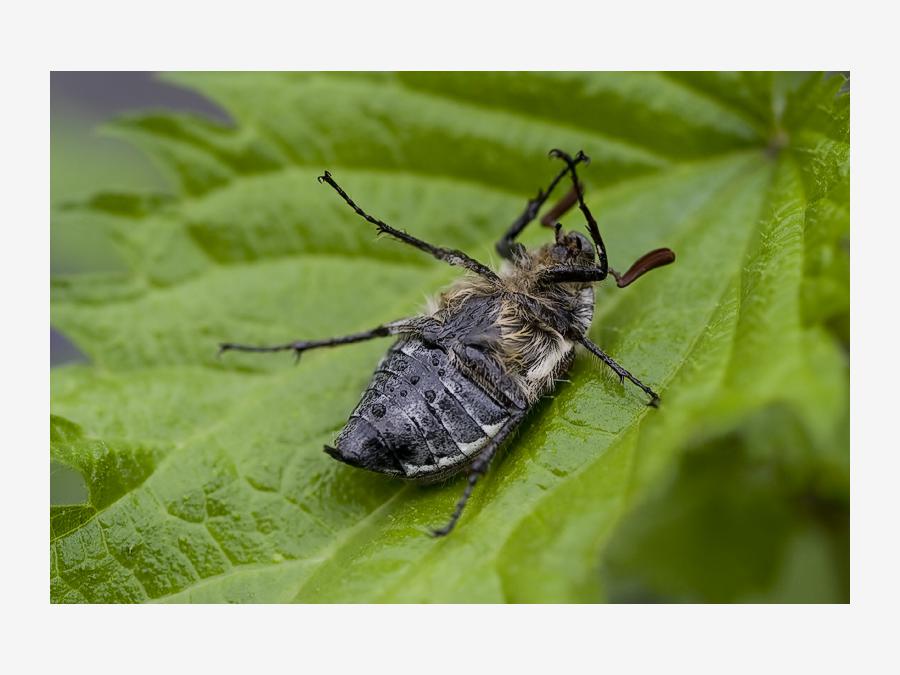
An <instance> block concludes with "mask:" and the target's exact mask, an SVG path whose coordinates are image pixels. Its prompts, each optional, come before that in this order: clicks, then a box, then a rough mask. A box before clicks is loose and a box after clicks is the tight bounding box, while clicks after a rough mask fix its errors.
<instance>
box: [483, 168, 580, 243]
mask: <svg viewBox="0 0 900 675" xmlns="http://www.w3.org/2000/svg"><path fill="white" fill-rule="evenodd" d="M581 161H584V156H580V157H578V158H576V159H575V160H573V162H575V163H578V162H581ZM568 172H569V167H568V166H566V168H565V169H563V170H562V171H560V172H559V173H558V174H557V176H556V178H554V179H553V180H552V181H551V182H550V185H549V186H547V189H546V190H539V191H538V193H537V196H535V198H534V199H531V200H529V201H528V203H527V204H526V205H525V210H524V211H523V212H522V215H520V216H519V217H518V218H516V220H515V221H514V222H513V224H512V225H510V227H509V229H508V230H507V231H506V234H504V235H503V238H502V239H500V241H498V242H497V245H496V247H495V248H496V249H497V253H499V254H500V255H501V256H502V257H503V258H505V259H507V260H512V259H513V258H514V257H515V253H514V252H515V251H516V250H518V249H519V247H520V246H521V244H516V237H518V236H519V234H521V232H522V230H524V229H525V227H526V226H527V225H528V224H529V223H530V222H531V221H533V220H534V219H535V218H537V214H538V211H540V210H541V207H542V206H543V205H544V202H546V201H547V198H548V197H549V196H550V193H551V192H553V189H554V188H555V187H556V184H557V183H559V181H561V180H562V179H563V178H564V177H565V175H566V174H567V173H568ZM577 201H578V195H577V193H576V192H575V188H574V187H573V188H572V189H571V190H570V191H569V193H568V194H566V195H565V196H564V197H563V198H562V199H560V200H559V202H557V203H556V204H555V205H554V206H553V208H551V209H550V210H549V211H548V212H547V213H546V215H544V217H543V218H541V224H542V225H544V226H545V227H553V225H554V224H555V222H556V220H557V219H559V218H560V217H561V216H562V215H563V214H564V213H565V212H566V211H568V210H569V209H570V208H572V206H574V205H575V203H576V202H577Z"/></svg>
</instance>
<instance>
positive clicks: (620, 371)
mask: <svg viewBox="0 0 900 675" xmlns="http://www.w3.org/2000/svg"><path fill="white" fill-rule="evenodd" d="M578 341H579V342H580V343H581V344H583V345H584V346H585V347H587V348H588V351H590V352H591V354H593V355H594V356H596V357H597V358H599V359H600V360H601V361H603V363H605V364H606V365H608V366H609V367H610V368H612V369H613V372H615V374H616V375H618V376H619V379H620V380H621V381H622V383H623V384H624V382H625V379H626V378H628V379H629V380H630V381H631V382H633V383H634V384H636V385H637V386H638V387H640V388H641V389H642V390H643V391H644V392H645V393H646V394H647V395H648V396H650V402H649V403H648V404H647V405H649V406H653V407H654V408H656V407H658V406H659V395H658V394H657V393H656V392H655V391H653V390H652V389H651V388H650V387H648V386H647V385H646V384H644V383H643V382H641V381H640V380H639V379H637V378H636V377H635V376H634V375H632V374H631V373H629V372H628V371H627V370H625V369H624V368H623V367H622V366H620V365H619V364H618V363H616V362H615V361H613V359H612V357H611V356H609V354H607V353H606V352H604V351H603V350H602V349H600V347H598V346H597V345H595V344H594V343H593V342H591V341H590V340H589V339H588V338H587V336H582V337H580V338H578Z"/></svg>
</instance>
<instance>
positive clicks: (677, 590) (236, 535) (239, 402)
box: [51, 73, 849, 602]
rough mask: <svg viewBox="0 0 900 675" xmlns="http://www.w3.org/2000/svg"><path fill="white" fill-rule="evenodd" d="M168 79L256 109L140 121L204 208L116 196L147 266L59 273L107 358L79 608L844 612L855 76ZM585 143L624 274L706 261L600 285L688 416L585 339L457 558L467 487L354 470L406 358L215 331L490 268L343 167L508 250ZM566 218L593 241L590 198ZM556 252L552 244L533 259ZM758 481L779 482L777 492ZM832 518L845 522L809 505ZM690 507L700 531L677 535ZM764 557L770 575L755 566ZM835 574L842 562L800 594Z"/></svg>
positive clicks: (614, 329)
mask: <svg viewBox="0 0 900 675" xmlns="http://www.w3.org/2000/svg"><path fill="white" fill-rule="evenodd" d="M169 78H170V79H172V80H174V81H176V82H178V83H180V84H182V85H184V86H189V87H192V88H196V89H197V90H199V91H201V92H203V93H205V94H206V95H208V96H210V97H211V98H213V99H214V100H216V101H217V102H218V103H220V104H221V105H222V106H223V107H225V108H226V109H227V110H228V112H229V113H230V114H231V115H232V116H233V118H234V120H235V125H234V126H233V127H220V126H216V125H213V124H211V123H210V122H207V121H205V120H201V119H197V118H194V117H191V116H184V115H177V116H176V115H167V114H153V115H147V116H137V117H132V118H129V119H127V120H124V121H120V122H117V123H115V125H114V126H113V127H112V128H114V132H115V133H116V134H118V135H120V136H121V137H124V138H126V139H130V140H132V141H134V142H135V143H136V144H138V145H139V146H141V147H143V148H144V149H145V150H146V151H147V152H148V153H150V155H151V156H152V157H153V158H154V159H155V160H156V161H157V162H158V163H159V164H160V166H162V167H163V168H164V169H165V170H166V171H167V172H168V173H169V174H170V175H171V176H173V177H174V178H175V180H176V181H177V184H178V185H179V186H180V193H179V194H178V195H177V196H176V197H175V198H174V199H164V198H156V197H153V196H152V195H127V194H121V193H118V194H107V195H98V196H96V197H95V198H94V199H92V200H90V201H87V202H85V203H83V204H80V205H77V206H70V207H69V208H68V210H67V212H66V213H72V212H77V213H78V214H79V217H80V218H81V219H83V220H84V219H87V220H90V219H94V220H95V222H96V223H97V227H102V228H104V229H105V230H106V231H109V232H111V233H112V238H113V240H114V241H115V242H116V243H117V246H118V248H119V252H120V255H121V258H122V260H124V261H126V263H127V270H126V271H123V272H104V273H102V274H101V273H98V274H90V275H81V276H74V277H62V278H57V279H54V280H53V285H52V320H53V324H54V326H55V327H56V328H58V329H59V330H61V331H62V332H63V333H65V334H66V335H67V336H68V337H69V338H71V339H72V340H73V341H74V342H75V344H76V345H77V346H78V347H79V348H80V349H81V350H82V351H83V352H84V353H85V354H86V355H88V357H89V358H90V361H91V365H90V366H77V367H63V368H57V369H54V370H53V371H52V373H51V388H52V405H51V408H52V412H53V414H54V415H56V416H58V417H55V418H54V420H53V427H52V429H53V432H52V433H53V437H52V439H53V440H52V443H51V457H52V459H54V460H55V461H58V462H61V463H63V464H66V465H68V466H71V467H73V468H75V469H76V470H78V471H79V472H81V473H82V475H83V476H84V478H85V482H86V485H87V488H88V492H89V501H88V503H86V504H84V505H63V506H54V507H51V597H52V599H53V601H55V602H64V601H80V602H127V601H144V600H162V601H172V602H186V601H192V602H223V601H252V602H281V601H301V602H319V601H322V602H330V601H336V602H387V601H391V602H423V601H427V602H499V601H523V602H543V601H554V602H567V601H587V602H594V601H599V600H604V599H612V600H621V599H626V600H627V599H634V598H643V597H653V598H658V599H669V600H679V599H702V600H723V599H724V600H740V599H744V600H746V599H752V600H775V601H777V600H807V599H818V600H834V599H843V598H844V596H845V592H844V589H845V588H846V570H845V568H844V567H843V566H842V564H841V562H840V560H841V558H840V551H841V550H843V551H846V542H847V536H846V531H847V526H846V524H842V523H843V522H844V521H842V520H841V519H840V517H837V518H835V517H834V514H835V513H837V514H838V516H840V514H841V513H845V512H846V511H847V510H848V508H849V506H848V501H847V499H848V494H849V404H848V398H849V385H848V373H849V365H848V353H847V345H848V343H849V331H848V330H847V329H846V326H848V325H849V260H848V259H849V256H848V247H849V208H848V204H849V169H848V161H849V116H848V110H849V104H848V95H847V94H841V93H838V88H839V87H840V86H841V84H842V83H843V78H840V77H831V78H823V77H822V76H820V75H798V74H790V75H783V74H768V73H753V74H718V73H703V74H695V73H685V74H650V73H614V74H603V73H517V74H512V73H478V74H473V73H465V74H457V73H444V74H429V73H401V74H382V73H379V74H365V73H355V74H349V73H348V74H341V73H330V74H320V73H304V74H284V73H267V74H254V73H238V74H236V73H202V74H184V73H182V74H178V75H176V76H169ZM553 147H562V148H566V149H569V150H572V151H574V150H577V149H584V151H585V152H586V153H587V154H589V155H590V156H591V157H592V160H593V162H592V164H591V166H590V167H589V168H587V169H586V170H584V171H583V172H582V178H583V180H584V181H585V183H586V184H587V194H588V200H589V203H590V205H591V208H592V210H593V211H594V213H595V214H597V215H598V220H599V222H600V226H601V229H602V231H603V235H604V239H605V240H606V243H607V247H608V249H609V252H610V256H611V261H612V264H613V265H614V266H616V267H617V268H618V269H622V268H625V267H627V266H628V265H629V264H630V263H631V261H633V260H634V259H636V258H637V257H638V256H639V255H641V254H642V253H644V252H645V251H647V250H649V249H651V248H656V247H659V246H669V247H671V248H673V249H674V250H675V251H676V252H677V255H678V260H677V262H676V263H675V264H674V265H672V266H671V267H667V268H665V269H664V270H661V271H658V272H655V273H654V274H652V275H650V276H648V277H647V278H646V279H642V280H641V281H640V282H639V283H638V284H636V285H635V286H634V287H629V288H628V289H626V290H619V289H616V288H610V287H609V285H608V284H607V285H604V286H603V287H602V288H600V289H598V302H597V312H596V318H595V321H594V325H593V328H592V331H591V337H592V338H593V339H594V340H595V341H596V342H597V343H598V344H600V345H601V346H602V347H603V348H604V349H605V350H606V351H607V352H609V353H610V354H611V355H613V356H614V357H615V358H616V359H617V360H618V361H619V362H621V363H622V364H624V365H625V366H626V367H627V368H629V369H630V370H631V371H632V372H633V373H634V374H635V375H636V376H637V377H639V378H641V379H642V380H643V381H645V382H647V383H648V384H650V385H651V386H653V387H654V388H655V389H657V390H658V391H660V393H661V394H662V397H663V404H662V406H661V408H659V409H658V410H653V409H650V408H647V407H646V406H645V405H644V400H643V398H642V397H641V396H640V395H639V393H640V392H637V391H636V390H634V389H633V388H624V389H623V387H622V386H621V385H620V384H619V382H618V380H616V379H615V378H614V377H612V376H611V374H610V373H609V372H607V371H606V370H605V369H604V367H603V366H602V364H598V363H596V362H595V361H594V360H592V359H591V358H590V356H589V355H586V354H582V355H580V356H579V357H578V358H577V360H576V362H575V365H574V367H573V368H572V370H571V372H570V375H569V378H568V381H567V382H564V383H560V386H559V388H558V389H557V391H556V393H555V395H554V396H553V397H550V398H548V399H546V400H544V401H541V402H540V403H539V404H538V406H537V407H536V409H535V410H534V411H533V413H532V414H531V415H530V417H529V418H528V419H527V421H526V422H525V423H524V424H523V425H522V428H521V429H520V431H519V433H518V434H517V435H516V437H515V439H514V440H513V441H512V442H511V443H509V444H508V446H507V450H506V452H505V453H504V454H503V455H502V456H501V457H499V458H498V459H497V460H496V461H495V462H494V465H493V466H492V469H491V471H490V472H489V473H488V474H487V476H486V477H485V478H483V479H482V481H481V482H480V483H479V485H478V488H477V489H476V491H475V493H474V495H473V498H472V500H471V502H470V504H469V506H468V508H467V509H466V511H465V515H464V516H463V519H462V521H461V522H460V525H459V527H458V528H457V530H456V531H454V533H453V534H452V535H451V536H449V537H447V538H445V539H442V540H433V539H431V538H430V537H428V536H426V535H425V534H424V531H425V528H427V527H429V526H433V525H436V524H441V523H443V522H444V521H445V520H446V518H447V516H448V515H449V513H450V511H451V510H452V507H453V504H454V503H455V501H456V499H457V497H458V496H459V494H460V492H461V490H462V486H463V482H464V481H463V479H455V480H452V481H449V482H448V483H446V484H442V485H437V486H426V487H421V486H417V485H413V484H404V483H400V482H397V481H395V480H392V479H389V478H387V477H384V476H380V475H376V474H370V473H366V472H363V471H360V470H357V469H353V468H351V467H348V466H345V465H342V464H339V463H338V462H335V461H334V460H332V459H330V458H329V457H327V456H326V455H325V454H324V453H323V452H322V446H323V444H325V443H330V442H331V441H332V440H333V438H334V436H335V435H336V433H337V432H338V430H339V429H340V428H341V427H342V425H343V424H344V422H345V421H346V418H347V415H348V414H349V412H350V411H351V410H352V408H353V406H354V405H355V403H356V402H357V400H358V397H359V395H360V393H361V392H362V391H363V390H364V388H365V386H366V383H367V381H368V379H369V377H370V375H371V372H372V370H373V369H374V366H375V364H376V363H377V361H378V358H379V356H380V355H381V354H382V353H383V352H384V350H385V349H386V347H387V345H386V344H385V343H384V342H383V341H374V342H370V343H362V344H359V345H354V346H348V347H343V348H340V349H335V350H323V351H318V352H310V353H308V354H305V355H304V358H303V360H302V362H301V363H299V364H298V365H297V366H294V365H292V363H291V360H290V357H289V356H286V355H284V356H281V357H278V356H271V357H267V356H260V355H246V354H229V355H228V356H227V358H224V359H221V360H219V359H217V358H216V355H215V352H216V344H217V343H218V342H219V341H222V340H229V341H242V342H251V343H266V342H280V341H284V340H286V339H293V338H301V337H302V338H317V337H325V336H331V335H340V334H344V333H349V332H354V331H358V330H361V329H365V328H370V327H372V326H374V325H377V324H378V323H381V322H384V321H387V320H392V319H396V318H401V317H404V316H408V315H410V314H413V313H416V312H418V311H421V307H422V306H423V301H424V298H425V296H427V295H428V294H432V293H434V292H436V291H438V290H439V289H440V288H441V287H442V286H444V285H446V284H447V283H449V282H450V281H451V280H452V279H454V278H455V277H456V276H457V275H458V272H457V271H456V270H454V269H452V268H447V267H445V266H442V265H440V264H439V263H437V262H435V261H432V260H430V259H428V258H426V257H423V256H422V255H421V254H420V253H419V252H417V251H415V250H411V249H409V248H408V247H403V246H402V245H400V244H397V243H396V242H393V241H388V240H380V241H379V240H376V238H375V236H374V232H373V229H372V228H371V227H370V226H369V225H368V224H367V223H365V222H364V221H362V220H360V219H359V218H358V217H357V216H355V214H353V213H352V212H351V211H350V210H349V209H347V208H346V206H345V205H344V204H343V203H342V202H341V201H340V200H339V199H338V198H337V197H336V196H335V195H334V194H333V193H332V192H331V191H330V190H328V189H327V187H323V186H321V185H319V184H318V183H317V182H316V180H315V178H316V176H317V175H319V174H320V173H321V171H322V170H323V169H326V168H327V169H329V170H330V171H331V172H332V173H333V174H334V176H335V178H336V179H337V180H338V181H339V182H340V183H341V184H342V185H343V186H344V187H345V188H346V189H347V190H348V192H349V193H350V194H351V195H353V197H354V199H356V200H357V201H358V202H359V203H360V204H361V205H363V206H364V208H366V209H367V210H368V211H369V212H371V213H374V214H377V215H378V216H379V217H381V218H383V219H384V220H385V221H387V222H389V223H392V224H394V225H396V226H399V227H403V228H405V229H408V230H409V231H410V232H412V233H415V234H416V235H418V236H421V237H422V238H424V239H426V240H428V241H432V242H434V243H436V244H440V245H447V246H453V247H458V248H462V249H464V250H466V251H468V252H470V253H471V254H472V255H473V256H475V257H477V258H479V259H481V260H484V261H486V262H491V263H496V262H497V260H496V255H495V254H494V253H493V242H494V241H496V239H497V238H498V237H499V235H500V233H501V232H502V231H503V230H504V228H505V227H507V226H508V225H509V223H511V222H512V220H513V219H514V218H515V217H516V216H517V215H518V213H519V212H520V211H521V209H522V208H523V206H524V204H525V201H526V199H527V198H528V197H529V196H531V195H533V194H534V192H535V191H536V189H537V188H538V187H539V186H543V185H544V184H546V182H547V181H548V180H549V178H550V177H551V175H552V174H553V172H554V170H556V166H554V165H553V164H552V163H551V162H550V161H548V160H547V157H546V155H547V151H548V150H549V149H550V148H553ZM62 222H64V221H62ZM564 224H565V226H566V227H567V228H582V227H583V224H582V221H581V219H580V214H579V213H577V211H576V212H573V213H570V214H568V215H567V216H566V217H565V218H564ZM55 226H57V227H58V226H59V224H58V223H56V224H55ZM546 237H547V233H546V231H545V230H542V229H541V228H540V227H537V226H535V227H534V228H533V231H528V232H526V234H525V237H524V241H525V242H526V243H529V244H530V245H537V244H540V243H542V242H543V241H545V240H546ZM736 439H737V440H736ZM690 457H698V458H699V459H696V460H695V461H691V463H690V466H689V467H688V468H687V469H686V468H685V467H686V466H688V465H687V464H685V462H688V461H690V460H689V459H688V458H690ZM733 457H737V459H733ZM758 467H765V468H766V469H765V470H769V471H777V472H778V476H779V477H778V479H777V481H776V480H774V479H773V480H772V481H770V482H768V483H765V482H764V484H763V485H761V486H760V485H757V484H756V483H754V481H753V476H754V475H755V474H754V471H755V470H756V468H758ZM698 476H699V477H698ZM721 481H727V485H728V486H733V488H730V487H729V488H726V487H724V485H723V483H722V482H721ZM773 495H775V496H776V497H777V499H771V498H772V496H773ZM820 502H822V503H827V504H829V505H832V507H829V509H826V510H824V511H822V512H820V511H816V510H813V511H809V512H807V511H804V512H802V513H801V512H799V511H798V509H803V508H806V507H805V506H803V505H804V504H808V503H820ZM670 503H671V504H672V505H673V507H675V508H677V509H679V510H678V511H677V513H676V514H675V515H673V516H671V518H670V519H669V520H668V521H667V520H666V514H667V510H666V509H667V505H668V504H670ZM720 505H721V507H722V508H721V510H722V513H723V514H725V515H724V516H723V518H722V519H721V520H720V521H716V523H715V524H716V526H718V525H719V524H720V523H721V522H725V523H726V525H727V524H728V523H730V522H736V523H737V525H736V526H735V527H736V529H735V530H734V531H732V530H731V529H729V530H728V531H729V533H730V536H729V537H718V538H716V534H715V533H716V532H717V530H716V528H715V527H711V526H708V519H705V514H708V513H709V512H710V511H712V512H714V513H715V512H716V510H717V507H718V506H720ZM756 505H763V508H760V509H759V513H758V517H757V513H756V511H755V507H756ZM648 514H649V515H648ZM678 514H681V515H678ZM729 514H737V517H735V518H734V519H732V521H729V519H728V517H729ZM775 521H777V526H773V527H771V528H770V527H768V524H769V523H770V522H775ZM826 521H827V522H826ZM666 522H673V523H674V524H675V525H677V527H675V525H673V532H680V533H683V535H684V536H683V537H678V538H677V541H675V543H674V544H673V543H672V540H671V539H666V538H665V537H664V536H663V535H664V534H665V531H664V530H663V531H661V530H660V528H661V527H664V524H665V523H666ZM835 523H837V524H835ZM760 531H762V533H763V534H764V535H765V536H757V535H758V534H759V532H760ZM741 532H743V533H745V534H741ZM661 537H662V543H660V538H661ZM711 537H712V539H710V538H711ZM711 542H712V543H711ZM710 545H712V546H716V547H717V555H716V556H712V557H709V558H706V557H704V556H703V555H702V551H703V548H704V547H705V546H710ZM673 546H674V549H673ZM823 547H824V549H823ZM842 547H843V548H842ZM825 549H827V551H826V553H825V554H821V550H825ZM661 551H662V552H664V554H665V557H664V558H663V559H660V552H661ZM748 551H755V555H756V556H757V558H756V560H755V561H754V563H755V566H754V567H752V569H744V568H741V569H737V568H735V569H734V570H731V571H729V568H728V567H729V566H740V565H743V564H744V563H743V561H744V558H745V557H746V556H747V555H752V553H749V554H748ZM835 551H836V553H835ZM670 553H671V556H669V555H668V554H670ZM810 556H811V557H810ZM809 560H813V563H811V564H813V565H815V564H818V565H819V568H821V569H822V570H824V571H823V572H822V574H821V575H820V577H821V580H820V582H819V583H817V584H813V585H811V586H803V587H802V588H800V587H798V585H797V583H795V581H796V579H797V578H798V572H797V570H798V569H802V567H798V566H802V565H803V564H805V563H804V561H809ZM670 561H671V562H670ZM816 561H819V563H821V564H819V563H817V562H816ZM704 565H709V566H717V569H716V574H715V575H704V574H703V573H702V571H703V569H704ZM692 566H697V570H696V571H694V569H693V567H692ZM685 570H687V571H685ZM835 570H836V571H835ZM800 576H801V577H802V574H800ZM704 579H709V583H706V584H705V583H704V581H703V580H704ZM798 588H800V590H798Z"/></svg>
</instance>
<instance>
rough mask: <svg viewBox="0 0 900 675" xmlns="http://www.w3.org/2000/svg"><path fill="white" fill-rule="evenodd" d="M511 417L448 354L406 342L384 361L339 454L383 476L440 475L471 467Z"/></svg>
mask: <svg viewBox="0 0 900 675" xmlns="http://www.w3.org/2000/svg"><path fill="white" fill-rule="evenodd" d="M509 417H510V415H509V412H508V411H507V410H506V408H505V407H504V406H503V405H501V403H499V402H498V401H497V400H495V398H494V397H492V396H491V395H489V394H488V393H487V392H485V391H484V389H483V388H482V387H480V386H478V385H477V384H476V383H474V382H472V381H470V380H469V379H467V378H466V377H465V376H464V375H463V374H462V373H461V372H460V371H459V370H458V369H457V368H455V367H453V365H451V364H450V363H449V360H448V357H447V354H446V353H445V352H444V351H443V350H441V349H440V348H438V347H436V346H434V345H431V344H427V343H425V342H424V341H423V340H421V339H420V338H418V337H409V338H404V339H401V340H400V341H398V342H397V343H396V344H395V345H394V346H393V347H392V348H391V349H390V350H389V351H388V353H387V355H386V356H385V358H384V359H383V360H382V362H381V363H380V364H379V367H378V369H377V370H376V371H375V374H374V376H373V377H372V381H371V383H370V384H369V388H368V389H367V390H366V392H365V394H363V397H362V399H361V400H360V402H359V404H358V405H357V406H356V409H355V410H354V411H353V414H352V415H351V416H350V420H349V421H348V422H347V425H346V426H345V427H344V429H343V430H342V431H341V433H340V435H339V436H338V438H337V440H336V442H335V444H336V450H337V454H336V455H335V456H336V457H337V458H338V459H341V460H343V461H345V462H347V463H349V464H352V465H354V466H360V467H362V468H366V469H370V470H372V471H379V472H381V473H390V474H395V475H400V476H404V477H406V478H414V479H435V478H440V477H443V476H445V475H450V474H452V473H455V472H457V471H459V470H460V469H462V468H464V467H465V466H467V465H468V464H469V463H470V462H471V461H472V459H474V458H475V456H476V455H477V454H478V453H479V451H480V450H482V449H483V448H484V446H485V445H486V444H487V443H488V441H489V440H490V439H491V438H492V437H493V436H494V435H496V434H497V432H498V431H499V430H500V429H501V428H502V427H503V425H504V423H505V422H506V421H507V420H509Z"/></svg>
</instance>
